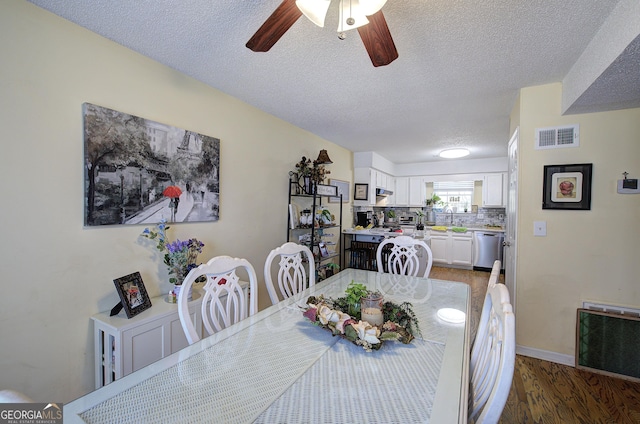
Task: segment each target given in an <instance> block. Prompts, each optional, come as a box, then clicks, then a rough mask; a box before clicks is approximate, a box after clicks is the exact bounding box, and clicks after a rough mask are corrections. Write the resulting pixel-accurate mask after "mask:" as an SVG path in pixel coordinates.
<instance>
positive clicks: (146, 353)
mask: <svg viewBox="0 0 640 424" xmlns="http://www.w3.org/2000/svg"><path fill="white" fill-rule="evenodd" d="M201 304H202V294H201V292H200V291H199V290H198V289H196V288H194V290H193V300H192V301H191V302H190V303H189V313H190V314H191V316H192V318H193V319H194V322H195V323H196V328H197V329H198V335H199V336H200V337H202V315H201V312H200V305H201ZM91 319H92V320H93V327H94V338H95V340H94V345H95V368H96V369H95V377H96V389H99V388H100V387H102V386H105V385H107V384H109V383H111V382H113V381H114V380H117V379H119V378H122V377H124V376H125V375H127V374H131V373H132V372H134V371H136V370H139V369H140V368H142V367H145V366H147V365H149V364H151V363H153V362H155V361H157V360H159V359H162V358H164V357H165V356H168V355H170V354H172V353H174V352H177V351H178V350H180V349H182V348H184V347H186V346H188V345H189V343H188V342H187V338H186V336H185V335H184V331H183V330H182V324H181V323H180V318H179V317H178V304H177V303H169V302H168V301H167V296H166V295H163V296H158V297H154V298H151V308H149V309H147V310H146V311H143V312H141V313H140V314H138V315H136V316H134V317H133V318H130V319H127V316H126V314H125V312H124V311H120V313H119V314H118V315H115V316H109V311H106V312H101V313H99V314H96V315H94V316H92V317H91Z"/></svg>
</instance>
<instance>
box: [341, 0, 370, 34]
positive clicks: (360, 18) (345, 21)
mask: <svg viewBox="0 0 640 424" xmlns="http://www.w3.org/2000/svg"><path fill="white" fill-rule="evenodd" d="M368 23H369V20H368V19H367V16H366V15H365V14H364V12H363V9H362V7H360V2H359V0H340V21H339V22H338V32H344V31H348V30H350V29H356V28H359V27H361V26H364V25H366V24H368Z"/></svg>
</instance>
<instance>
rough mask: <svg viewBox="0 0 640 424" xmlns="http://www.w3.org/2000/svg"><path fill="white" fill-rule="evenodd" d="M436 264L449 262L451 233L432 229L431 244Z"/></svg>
mask: <svg viewBox="0 0 640 424" xmlns="http://www.w3.org/2000/svg"><path fill="white" fill-rule="evenodd" d="M429 247H431V253H432V254H433V263H434V264H441V265H442V264H444V265H448V264H449V235H448V234H447V233H444V232H439V231H438V232H436V231H431V239H430V246H429Z"/></svg>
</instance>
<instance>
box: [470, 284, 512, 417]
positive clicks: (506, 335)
mask: <svg viewBox="0 0 640 424" xmlns="http://www.w3.org/2000/svg"><path fill="white" fill-rule="evenodd" d="M486 297H488V298H489V302H490V304H491V306H490V312H489V314H488V317H487V323H486V325H485V326H484V328H485V330H483V331H485V332H486V336H485V337H483V338H482V339H479V340H476V343H474V345H473V348H472V356H476V358H477V362H476V363H475V367H474V369H473V371H471V372H470V375H471V386H470V389H471V390H470V395H469V422H473V423H476V424H494V423H497V422H498V420H499V419H500V415H501V414H502V410H503V409H504V405H505V404H506V402H507V398H508V397H509V390H510V388H511V382H512V380H513V370H514V367H515V359H516V329H515V316H514V314H513V310H512V308H511V303H509V291H508V290H507V287H506V286H505V285H504V284H495V285H494V286H493V287H490V288H489V289H488V291H487V295H486V296H485V298H486Z"/></svg>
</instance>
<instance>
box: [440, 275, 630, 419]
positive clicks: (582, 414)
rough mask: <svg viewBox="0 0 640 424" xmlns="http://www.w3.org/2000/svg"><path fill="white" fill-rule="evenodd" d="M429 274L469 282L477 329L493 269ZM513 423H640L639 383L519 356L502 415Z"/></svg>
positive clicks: (473, 316) (474, 323)
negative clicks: (489, 270) (490, 270)
mask: <svg viewBox="0 0 640 424" xmlns="http://www.w3.org/2000/svg"><path fill="white" fill-rule="evenodd" d="M429 276H430V277H431V278H439V279H443V280H453V281H462V282H465V283H467V284H469V285H470V286H471V293H472V316H471V324H472V330H473V329H475V327H476V326H477V322H478V319H479V317H480V311H481V310H482V303H483V301H484V295H485V292H486V288H487V282H488V280H489V273H488V272H479V271H465V270H457V269H452V268H441V267H433V268H432V270H431V274H430V275H429ZM517 320H518V314H517V311H516V321H517ZM472 332H473V331H472ZM512 423H518V424H520V423H542V424H556V423H557V424H573V423H585V424H592V423H616V424H626V423H640V383H634V382H630V381H626V380H623V379H620V378H615V377H609V376H604V375H600V374H596V373H591V372H587V371H582V370H578V369H575V368H573V367H570V366H566V365H560V364H556V363H552V362H548V361H542V360H539V359H534V358H529V357H526V356H521V355H517V356H516V366H515V371H514V375H513V383H512V384H511V392H510V393H509V399H508V400H507V404H506V405H505V408H504V411H503V412H502V418H501V419H500V424H512Z"/></svg>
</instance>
